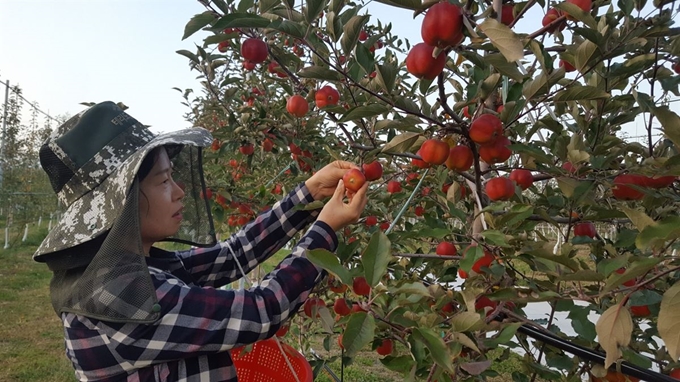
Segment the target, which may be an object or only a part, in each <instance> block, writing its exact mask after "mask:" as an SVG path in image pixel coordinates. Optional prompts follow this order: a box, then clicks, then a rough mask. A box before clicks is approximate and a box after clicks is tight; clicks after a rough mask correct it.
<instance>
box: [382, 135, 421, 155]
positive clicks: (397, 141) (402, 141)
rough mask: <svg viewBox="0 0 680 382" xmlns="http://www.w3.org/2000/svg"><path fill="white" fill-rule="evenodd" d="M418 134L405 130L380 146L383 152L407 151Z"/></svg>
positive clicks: (415, 140) (416, 139)
mask: <svg viewBox="0 0 680 382" xmlns="http://www.w3.org/2000/svg"><path fill="white" fill-rule="evenodd" d="M418 137H420V134H417V133H411V132H406V133H403V134H399V135H397V136H395V137H394V138H392V140H391V141H389V142H387V144H385V146H383V148H382V152H384V153H403V152H406V151H408V149H410V148H411V146H413V144H414V143H416V142H417V141H418Z"/></svg>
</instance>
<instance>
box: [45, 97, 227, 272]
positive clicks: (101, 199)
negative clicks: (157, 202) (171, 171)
mask: <svg viewBox="0 0 680 382" xmlns="http://www.w3.org/2000/svg"><path fill="white" fill-rule="evenodd" d="M211 143H212V136H211V135H210V133H209V132H208V131H207V130H205V129H202V128H191V129H185V130H179V131H173V132H170V133H166V134H161V135H155V134H153V133H152V132H151V131H150V130H149V129H148V128H147V127H146V126H144V125H142V124H141V123H139V122H138V121H137V120H136V119H134V118H132V117H131V116H130V115H128V114H127V113H126V112H124V111H123V109H122V108H121V107H119V106H118V105H117V104H116V103H114V102H102V103H99V104H96V105H94V106H92V107H90V108H89V109H87V110H85V111H83V112H81V113H80V114H78V115H76V116H74V117H73V118H71V119H69V120H68V121H67V122H66V123H64V124H63V125H61V126H60V127H59V128H58V129H57V130H56V131H55V132H54V133H53V134H52V135H51V136H50V137H49V138H48V139H47V141H46V142H45V143H44V144H43V146H42V147H41V149H40V164H41V166H42V167H43V169H44V170H45V172H46V173H47V175H48V177H49V179H50V182H51V184H52V188H53V189H54V191H55V192H56V194H57V197H58V199H59V201H60V203H61V204H62V205H63V206H65V207H66V210H65V212H64V213H63V214H62V218H61V220H60V221H59V222H58V223H57V224H56V226H54V227H53V228H52V230H51V231H50V232H49V233H48V235H47V237H46V238H45V239H44V240H43V242H42V243H41V244H40V246H39V247H38V249H37V251H36V252H35V254H34V255H33V259H34V260H36V261H39V262H46V261H48V260H50V259H51V258H53V257H54V256H51V254H55V253H58V252H60V251H62V252H64V251H65V250H68V249H69V248H72V247H75V246H78V245H80V244H83V243H86V242H88V241H90V240H92V239H93V238H95V237H97V236H99V235H101V234H103V233H105V232H106V231H107V230H109V229H110V228H111V227H112V225H113V223H114V222H115V220H116V218H117V217H118V215H119V212H120V211H121V209H122V207H123V206H124V205H125V202H126V198H127V197H128V193H129V191H130V188H131V186H132V184H133V181H134V180H135V177H136V175H137V171H138V169H139V166H140V164H141V162H142V161H143V160H144V158H145V157H146V156H147V154H149V153H150V152H151V151H152V150H153V149H155V148H157V147H160V146H166V147H168V152H169V153H171V152H172V154H171V155H172V156H173V157H180V155H179V153H180V152H187V154H186V155H184V157H186V158H190V159H188V160H185V163H184V165H185V167H188V168H189V169H190V171H186V173H187V174H189V175H188V177H189V178H190V179H188V180H187V181H188V182H190V183H192V184H191V185H190V190H187V191H186V194H187V197H186V198H187V199H190V202H191V203H196V204H202V205H203V206H197V207H200V208H196V210H202V212H201V213H200V214H197V217H200V220H201V223H200V224H202V227H207V228H200V229H197V228H196V227H195V226H193V227H188V229H187V230H186V231H187V232H188V235H185V237H184V238H181V239H177V240H174V241H180V242H184V243H189V244H195V245H200V246H206V245H212V244H214V242H215V239H214V229H213V224H212V218H211V216H210V210H209V208H208V205H207V201H203V200H201V199H200V198H199V197H198V195H199V194H200V191H201V190H204V189H205V184H204V182H203V172H202V164H201V162H200V161H201V149H202V148H203V147H206V146H209V145H210V144H211ZM185 148H187V149H185ZM171 150H172V151H171ZM174 162H175V160H174V159H173V163H174ZM174 164H175V166H177V164H176V163H174ZM197 167H198V169H197ZM184 181H185V180H184V179H182V182H183V183H184ZM178 183H179V182H178ZM206 214H207V216H206ZM198 215H200V216H198ZM183 224H184V223H183ZM199 231H200V232H199ZM192 239H193V240H192ZM65 252H68V251H65Z"/></svg>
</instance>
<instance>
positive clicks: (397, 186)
mask: <svg viewBox="0 0 680 382" xmlns="http://www.w3.org/2000/svg"><path fill="white" fill-rule="evenodd" d="M400 191H401V183H399V182H398V181H396V180H390V181H389V182H387V192H389V193H390V194H394V193H397V192H400Z"/></svg>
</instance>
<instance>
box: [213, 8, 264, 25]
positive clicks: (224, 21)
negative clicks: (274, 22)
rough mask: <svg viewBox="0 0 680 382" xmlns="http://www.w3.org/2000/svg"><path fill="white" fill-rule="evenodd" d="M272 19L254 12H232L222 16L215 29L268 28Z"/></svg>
mask: <svg viewBox="0 0 680 382" xmlns="http://www.w3.org/2000/svg"><path fill="white" fill-rule="evenodd" d="M270 23H271V21H270V20H269V19H265V18H264V17H262V16H258V15H255V14H252V13H239V12H236V13H230V14H228V15H226V16H224V17H221V18H220V19H219V20H217V22H216V23H215V24H214V25H213V29H224V28H266V27H268V26H269V24H270Z"/></svg>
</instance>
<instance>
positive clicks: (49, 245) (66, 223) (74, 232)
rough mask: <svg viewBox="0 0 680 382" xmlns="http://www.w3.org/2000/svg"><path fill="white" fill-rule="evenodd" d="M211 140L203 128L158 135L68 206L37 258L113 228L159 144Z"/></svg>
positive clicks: (207, 143)
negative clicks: (135, 180) (130, 192)
mask: <svg viewBox="0 0 680 382" xmlns="http://www.w3.org/2000/svg"><path fill="white" fill-rule="evenodd" d="M211 143H212V135H211V134H210V132H209V131H207V130H205V129H203V128H191V129H185V130H179V131H173V132H170V133H165V134H161V135H158V136H156V137H154V138H153V139H152V140H151V141H149V142H148V143H147V144H146V145H144V146H142V147H141V148H140V149H138V150H137V151H136V152H135V153H134V154H132V155H131V156H130V157H128V158H127V159H126V160H125V161H124V162H123V163H122V164H121V165H120V166H119V167H118V168H117V169H115V170H114V171H113V172H112V173H111V175H109V176H108V177H107V178H106V179H104V181H103V182H102V183H101V184H100V185H99V186H97V187H96V188H95V189H93V190H92V191H90V192H88V193H87V194H85V195H83V196H82V197H81V198H79V199H78V200H76V201H74V202H73V203H72V204H71V205H70V206H68V208H67V209H66V211H64V213H63V215H62V217H61V219H60V220H59V221H58V222H57V224H56V225H55V226H53V228H52V230H50V232H49V233H48V234H47V237H45V239H44V240H43V241H42V243H41V244H40V246H39V247H38V249H37V250H36V251H35V253H34V254H33V259H34V260H36V261H42V257H44V256H45V255H47V254H49V253H53V252H58V251H63V250H65V249H68V248H72V247H74V246H76V245H79V244H82V243H85V242H87V241H89V240H91V239H93V238H95V237H97V236H99V235H100V234H102V233H104V232H105V231H106V230H108V229H110V228H111V226H112V225H113V222H114V221H115V219H116V217H117V216H118V213H119V211H120V210H121V208H122V207H123V205H125V199H126V197H127V194H128V190H129V189H130V187H131V186H132V182H133V181H134V179H135V177H136V175H137V171H138V170H139V166H140V165H141V163H142V161H143V160H144V158H145V157H146V156H147V155H148V154H149V153H150V152H151V151H152V150H153V149H155V148H156V147H160V146H165V145H174V144H177V145H191V146H197V147H207V146H210V144H211Z"/></svg>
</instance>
